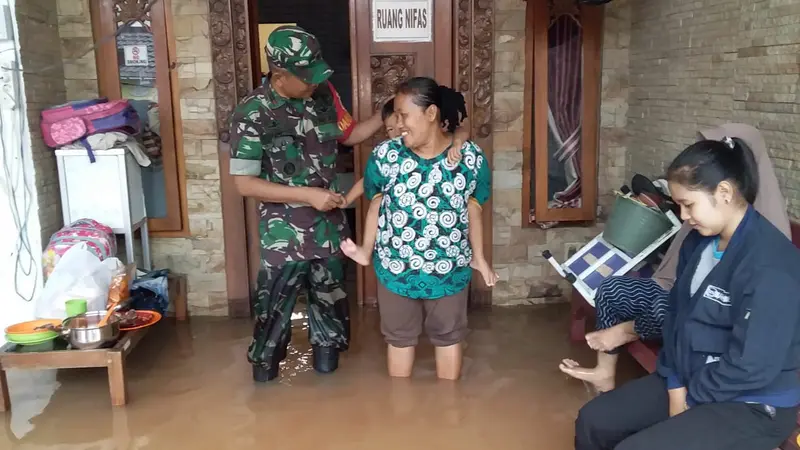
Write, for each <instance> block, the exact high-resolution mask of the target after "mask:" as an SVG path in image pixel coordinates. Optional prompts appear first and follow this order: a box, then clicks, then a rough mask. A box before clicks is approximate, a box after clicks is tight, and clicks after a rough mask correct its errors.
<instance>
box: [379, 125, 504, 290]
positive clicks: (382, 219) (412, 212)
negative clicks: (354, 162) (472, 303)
mask: <svg viewBox="0 0 800 450" xmlns="http://www.w3.org/2000/svg"><path fill="white" fill-rule="evenodd" d="M461 153H462V158H461V161H460V162H459V163H458V164H456V165H452V164H450V163H449V162H448V161H447V152H443V153H441V154H440V155H439V156H436V157H434V158H431V159H424V158H421V157H419V156H418V155H417V154H415V153H414V152H412V151H411V150H410V149H408V148H406V147H405V146H404V145H403V142H402V139H401V138H398V139H393V140H389V141H386V142H383V143H381V144H380V145H378V146H377V147H376V148H375V149H374V150H373V151H372V155H371V156H370V159H369V161H368V162H367V167H366V170H365V174H364V192H365V195H366V196H367V198H374V197H375V196H376V195H379V194H382V195H383V199H382V201H381V208H380V216H379V218H378V237H377V239H376V242H375V253H374V255H375V256H374V258H373V261H374V266H375V273H376V275H377V277H378V281H380V282H381V284H383V285H384V286H385V287H386V288H387V289H388V290H390V291H392V292H394V293H396V294H398V295H402V296H404V297H409V298H414V299H437V298H441V297H445V296H448V295H453V294H455V293H458V292H460V291H462V290H463V289H465V288H466V287H467V285H468V284H469V281H470V277H471V276H472V269H470V267H469V264H470V262H471V261H472V248H471V247H470V243H469V214H468V212H467V203H468V202H469V201H476V202H478V204H480V205H482V204H483V203H485V202H486V201H487V200H488V199H489V195H490V193H491V171H490V169H489V164H488V163H487V161H486V159H485V158H484V154H483V151H481V149H480V148H479V147H478V146H477V145H475V143H473V142H471V141H467V142H466V143H465V144H464V146H463V147H462V148H461Z"/></svg>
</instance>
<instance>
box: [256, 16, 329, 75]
mask: <svg viewBox="0 0 800 450" xmlns="http://www.w3.org/2000/svg"><path fill="white" fill-rule="evenodd" d="M264 50H265V51H266V52H267V61H268V62H269V63H270V64H271V65H273V66H275V67H277V68H279V69H284V70H286V71H287V72H289V73H291V74H292V75H294V76H296V77H297V78H300V79H301V80H303V81H304V82H306V83H308V84H320V83H323V82H324V81H325V80H327V79H328V78H329V77H330V76H331V74H332V73H333V70H332V69H331V67H330V66H329V65H328V63H326V62H325V60H323V59H322V50H321V49H320V47H319V42H317V38H316V37H315V36H314V35H313V34H311V33H309V32H308V31H306V30H304V29H302V28H300V27H296V26H282V27H279V28H276V29H275V31H273V32H272V34H270V35H269V38H268V39H267V47H266V48H265V49H264Z"/></svg>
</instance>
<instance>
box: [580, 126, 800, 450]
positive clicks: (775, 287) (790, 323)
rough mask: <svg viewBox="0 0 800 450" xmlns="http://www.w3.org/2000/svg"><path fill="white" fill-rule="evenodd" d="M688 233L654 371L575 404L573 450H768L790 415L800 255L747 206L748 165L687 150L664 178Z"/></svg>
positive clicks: (740, 154)
mask: <svg viewBox="0 0 800 450" xmlns="http://www.w3.org/2000/svg"><path fill="white" fill-rule="evenodd" d="M667 179H668V181H669V187H670V192H671V193H672V197H673V199H674V200H675V201H676V202H678V204H679V205H680V207H681V216H682V218H683V220H684V221H686V222H688V223H689V224H690V225H691V226H692V227H693V230H692V231H691V232H690V233H689V235H688V236H687V237H686V239H685V241H684V243H683V245H682V246H681V249H680V255H679V261H678V268H677V279H676V281H675V285H674V286H673V287H672V289H671V291H670V298H669V303H668V310H667V315H666V318H665V321H664V332H663V339H664V346H663V348H662V351H661V353H660V355H659V360H658V371H657V373H655V374H652V375H648V376H646V377H643V378H640V379H637V380H635V381H632V382H630V383H628V384H625V385H623V386H621V387H619V388H617V389H614V390H612V391H610V392H607V393H604V394H602V395H600V396H599V397H597V398H595V399H594V400H592V401H590V402H589V403H587V404H586V405H585V406H584V407H583V408H582V409H581V411H580V413H579V415H578V419H577V421H576V423H575V449H576V450H605V449H615V450H634V449H636V450H638V449H642V450H643V449H655V450H660V449H663V450H667V449H670V450H672V449H680V450H715V449H719V450H723V449H724V450H737V449H741V450H772V449H774V448H775V447H777V446H778V445H780V443H781V442H782V441H783V440H785V439H786V438H787V437H788V436H789V435H790V434H791V432H792V431H793V429H794V428H795V423H796V420H797V410H798V404H800V377H798V373H797V371H798V369H800V271H799V270H800V269H798V268H800V251H798V250H797V249H796V248H795V247H794V245H793V244H792V243H791V242H790V241H789V239H787V238H786V236H785V235H784V234H783V233H781V231H779V230H778V229H777V228H776V227H775V226H774V225H773V224H772V223H770V221H769V220H767V219H766V218H765V217H763V216H762V215H761V214H759V213H758V212H757V211H756V210H755V209H754V208H753V206H752V204H753V202H754V200H755V198H756V194H757V186H758V185H759V183H758V171H757V167H756V164H755V160H754V157H753V153H752V152H751V150H750V149H749V148H748V147H747V145H746V144H744V142H742V141H740V140H738V139H731V138H727V137H726V138H723V139H722V141H712V140H704V141H700V142H698V143H696V144H693V145H691V146H689V147H688V148H687V149H686V150H684V151H683V152H682V153H681V154H680V155H678V157H677V158H676V159H675V160H674V161H673V162H672V164H671V165H670V166H669V169H668V171H667Z"/></svg>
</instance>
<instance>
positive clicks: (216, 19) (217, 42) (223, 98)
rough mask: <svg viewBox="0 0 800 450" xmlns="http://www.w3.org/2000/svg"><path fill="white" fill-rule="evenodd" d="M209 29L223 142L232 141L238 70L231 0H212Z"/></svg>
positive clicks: (219, 131) (218, 119)
mask: <svg viewBox="0 0 800 450" xmlns="http://www.w3.org/2000/svg"><path fill="white" fill-rule="evenodd" d="M209 10H210V15H209V28H210V33H211V65H212V73H213V76H214V98H215V99H216V117H217V133H218V134H219V138H220V140H221V141H222V142H228V141H229V140H230V134H229V131H228V120H229V118H230V116H231V113H232V112H233V108H235V107H236V102H237V99H238V96H237V95H236V85H235V84H234V80H235V78H236V69H237V67H235V66H234V54H233V45H232V38H233V35H232V34H231V19H232V16H231V10H230V2H229V0H210V3H209Z"/></svg>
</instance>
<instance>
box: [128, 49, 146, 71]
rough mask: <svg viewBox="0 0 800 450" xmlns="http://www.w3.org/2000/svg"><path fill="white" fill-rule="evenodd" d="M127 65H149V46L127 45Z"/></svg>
mask: <svg viewBox="0 0 800 450" xmlns="http://www.w3.org/2000/svg"><path fill="white" fill-rule="evenodd" d="M124 51H125V65H126V66H133V67H137V66H138V67H147V62H148V59H147V46H146V45H126V46H125V47H124Z"/></svg>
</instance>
